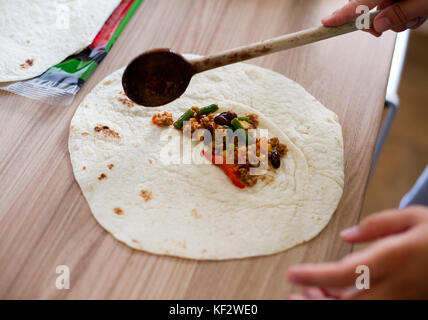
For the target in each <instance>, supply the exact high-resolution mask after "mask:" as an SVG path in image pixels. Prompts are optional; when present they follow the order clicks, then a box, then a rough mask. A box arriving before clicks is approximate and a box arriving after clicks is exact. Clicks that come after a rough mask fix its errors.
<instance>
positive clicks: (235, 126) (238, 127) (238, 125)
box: [230, 118, 254, 144]
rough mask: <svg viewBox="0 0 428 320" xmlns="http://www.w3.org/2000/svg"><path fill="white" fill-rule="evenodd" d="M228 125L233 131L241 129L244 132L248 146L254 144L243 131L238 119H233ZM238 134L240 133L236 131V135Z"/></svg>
mask: <svg viewBox="0 0 428 320" xmlns="http://www.w3.org/2000/svg"><path fill="white" fill-rule="evenodd" d="M230 123H231V124H232V126H233V128H234V129H235V130H238V129H241V130H243V131H244V132H245V139H246V141H247V143H248V144H252V143H254V141H253V138H252V137H251V136H249V135H248V132H247V131H246V130H245V128H244V126H243V125H242V123H241V121H239V120H238V118H235V119H233V120H232V121H231V122H230ZM239 132H240V131H238V134H239Z"/></svg>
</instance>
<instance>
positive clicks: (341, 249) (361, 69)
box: [0, 0, 395, 299]
mask: <svg viewBox="0 0 428 320" xmlns="http://www.w3.org/2000/svg"><path fill="white" fill-rule="evenodd" d="M344 2H345V1H339V0H337V1H336V0H331V1H330V0H326V1H320V0H313V1H309V0H308V1H299V0H289V1H285V0H146V1H145V2H144V4H143V5H142V7H141V8H140V9H139V11H138V12H137V14H136V16H135V17H134V19H133V20H132V21H131V22H130V24H129V25H128V27H127V28H126V30H125V31H124V33H123V34H122V36H121V37H120V39H119V40H118V42H117V43H116V45H115V46H114V48H113V50H112V51H111V52H110V53H109V55H108V56H107V58H106V59H105V60H104V62H103V63H102V64H101V66H100V67H99V68H98V70H97V71H96V73H95V74H94V75H93V76H92V77H91V79H90V81H89V82H88V83H87V84H86V85H85V86H84V88H83V90H82V91H81V92H80V93H79V95H78V96H77V98H76V100H75V102H74V103H73V104H72V105H71V106H68V107H58V106H50V105H45V104H42V103H38V102H35V101H32V100H28V99H25V98H23V97H19V96H15V95H11V94H7V93H0V128H1V130H0V150H1V151H0V208H1V210H0V243H1V245H0V298H53V299H64V298H67V299H71V298H79V299H80V298H100V299H102V298H114V299H115V298H119V299H123V298H142V299H156V298H164V299H170V298H184V299H188V298H196V299H200V298H201V299H203V298H223V299H232V298H241V299H247V298H273V299H283V298H286V297H287V295H288V293H290V292H291V291H292V290H296V288H294V289H293V287H292V286H291V285H289V284H288V283H287V282H286V279H285V273H286V270H287V268H288V267H289V266H291V265H293V264H296V263H301V262H308V261H311V262H316V261H326V260H332V259H337V258H340V257H342V256H343V255H345V254H346V253H348V252H350V251H351V250H352V247H351V246H350V245H346V244H344V243H343V242H342V241H340V240H339V237H338V234H339V231H340V230H341V229H343V228H345V227H347V226H350V225H352V224H353V223H355V222H357V221H358V219H359V215H360V211H361V206H362V201H363V197H364V192H365V189H366V185H367V180H368V174H369V167H370V161H371V158H372V153H373V148H374V143H375V139H376V135H377V132H378V129H379V126H380V121H381V114H382V109H383V102H384V96H385V87H386V81H387V76H388V72H389V68H390V63H391V56H392V51H393V45H394V41H395V36H394V34H392V33H387V34H385V35H384V36H382V37H381V38H380V39H375V38H374V37H371V36H370V35H368V34H366V33H362V32H358V33H354V34H350V35H345V36H342V37H340V38H336V39H331V40H327V41H324V42H321V43H317V44H313V45H308V46H305V47H301V48H297V49H293V50H290V51H288V52H282V53H277V54H274V55H271V56H267V57H263V58H258V59H255V60H252V61H251V63H254V64H257V65H260V66H263V67H266V68H270V69H273V70H275V71H277V72H280V73H282V74H284V75H285V76H287V77H289V78H291V79H293V80H295V81H297V82H299V83H300V84H302V85H303V86H304V87H306V88H307V90H308V91H309V92H310V93H311V94H313V95H314V96H315V97H316V98H317V99H318V100H320V101H321V102H322V103H323V104H324V105H325V106H327V107H328V108H330V109H332V110H333V111H335V112H336V113H337V114H338V115H339V118H340V122H341V124H342V126H343V135H344V141H345V159H346V163H345V176H346V179H345V190H344V194H343V198H342V201H341V203H340V205H339V208H338V210H337V212H336V213H335V215H334V217H333V219H332V220H331V222H330V223H329V225H328V226H327V228H326V229H325V230H324V231H322V233H321V234H320V235H319V236H318V237H317V238H316V239H314V240H312V241H310V242H309V243H307V244H305V245H301V246H298V247H296V248H293V249H291V250H288V251H286V252H283V253H279V254H275V255H272V256H268V257H256V258H251V259H244V260H235V261H224V262H198V261H190V260H183V259H178V258H172V257H164V256H156V255H151V254H147V253H144V252H138V251H134V250H131V249H130V248H128V247H126V246H124V245H122V244H121V243H119V242H118V241H116V240H114V239H113V237H112V236H110V235H109V234H108V233H107V232H105V231H104V230H103V229H102V228H101V227H100V226H99V225H98V224H97V223H96V221H95V219H94V218H93V217H92V215H91V212H90V210H89V207H88V205H87V204H86V202H85V200H84V198H83V195H82V193H81V192H80V190H79V187H78V185H77V183H76V182H75V181H74V178H73V173H72V170H71V164H70V160H69V155H68V148H67V140H68V127H69V123H70V120H71V118H72V116H73V113H74V111H75V110H76V107H77V106H78V104H79V102H80V101H81V100H82V99H83V97H84V96H85V95H86V94H87V93H88V92H89V91H90V90H91V89H92V88H93V87H94V86H95V85H96V84H97V83H98V82H99V81H100V80H101V79H103V78H104V77H105V76H107V75H108V74H110V73H111V72H113V71H114V70H116V69H118V68H119V67H121V66H124V65H125V64H126V63H128V62H129V61H130V59H131V58H132V57H134V56H135V55H137V54H139V53H140V52H142V51H144V50H147V49H150V48H154V47H172V48H175V49H177V50H178V51H180V52H192V53H198V54H206V53H211V52H216V51H218V50H223V49H226V48H231V47H235V46H238V45H243V44H247V43H250V42H253V41H257V40H262V39H265V38H269V37H273V36H277V35H281V34H284V33H289V32H293V31H297V30H299V29H302V28H307V27H312V26H316V25H318V24H319V21H320V19H321V17H322V16H324V15H326V14H328V13H329V12H331V11H332V10H333V9H334V8H336V7H338V6H340V5H341V4H343V3H344ZM58 265H67V266H68V267H69V268H70V272H71V283H70V285H71V288H70V289H69V290H58V289H57V288H56V286H55V281H56V278H57V276H58V275H57V274H56V267H57V266H58Z"/></svg>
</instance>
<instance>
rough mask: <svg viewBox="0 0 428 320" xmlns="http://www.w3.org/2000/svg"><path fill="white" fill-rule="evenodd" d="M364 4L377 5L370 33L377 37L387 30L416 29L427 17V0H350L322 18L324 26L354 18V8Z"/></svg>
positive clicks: (371, 6) (370, 6) (339, 23)
mask: <svg viewBox="0 0 428 320" xmlns="http://www.w3.org/2000/svg"><path fill="white" fill-rule="evenodd" d="M360 5H365V6H367V7H369V8H370V9H372V8H374V7H376V6H377V9H378V10H381V12H380V13H379V14H378V15H377V16H376V18H375V19H374V22H373V28H372V29H371V30H369V32H370V33H371V34H373V35H374V36H377V37H379V36H380V35H381V34H382V33H383V32H385V31H387V30H393V31H395V32H401V31H404V30H406V29H416V28H418V27H419V26H420V25H422V24H423V23H424V22H425V20H426V19H427V18H428V1H426V0H350V1H349V3H348V4H346V5H345V6H343V7H342V8H340V9H338V10H336V11H335V12H333V13H332V14H331V15H330V16H329V17H327V18H324V19H322V23H323V24H324V25H325V26H338V25H341V24H344V23H345V22H347V21H349V20H351V19H355V18H356V17H357V16H358V14H357V13H356V9H357V7H358V6H360Z"/></svg>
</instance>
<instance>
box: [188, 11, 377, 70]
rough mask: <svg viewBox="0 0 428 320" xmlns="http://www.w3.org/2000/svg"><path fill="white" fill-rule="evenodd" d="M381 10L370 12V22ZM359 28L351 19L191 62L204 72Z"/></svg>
mask: <svg viewBox="0 0 428 320" xmlns="http://www.w3.org/2000/svg"><path fill="white" fill-rule="evenodd" d="M378 13H379V11H373V12H371V13H370V23H371V25H372V24H373V20H374V18H375V17H376V15H377V14H378ZM356 30H359V29H357V26H356V23H355V20H352V21H349V22H347V23H345V24H344V25H341V26H338V27H325V26H319V27H315V28H311V29H306V30H302V31H298V32H295V33H291V34H286V35H283V36H279V37H276V38H273V39H269V40H265V41H261V42H256V43H253V44H250V45H246V46H242V47H238V48H235V49H230V50H226V51H223V52H219V53H216V54H213V55H209V56H205V57H200V58H196V59H192V60H191V61H190V63H191V64H192V65H193V67H194V69H195V73H199V72H203V71H206V70H210V69H213V68H218V67H221V66H225V65H228V64H231V63H235V62H239V61H244V60H248V59H252V58H256V57H260V56H264V55H267V54H271V53H274V52H278V51H282V50H286V49H291V48H295V47H299V46H303V45H305V44H309V43H313V42H317V41H320V40H325V39H328V38H332V37H335V36H339V35H342V34H345V33H349V32H353V31H356Z"/></svg>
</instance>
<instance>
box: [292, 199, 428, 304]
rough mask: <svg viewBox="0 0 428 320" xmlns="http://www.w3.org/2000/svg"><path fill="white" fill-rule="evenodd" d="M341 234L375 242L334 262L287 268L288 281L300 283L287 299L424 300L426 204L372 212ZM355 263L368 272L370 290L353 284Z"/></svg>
mask: <svg viewBox="0 0 428 320" xmlns="http://www.w3.org/2000/svg"><path fill="white" fill-rule="evenodd" d="M341 237H342V239H343V240H345V241H347V242H350V243H361V242H367V241H371V240H375V239H379V238H380V240H378V241H376V242H375V243H374V244H372V245H371V246H369V247H368V248H367V249H364V250H362V251H358V252H355V253H352V254H350V255H347V256H345V257H344V258H343V259H342V260H340V261H338V262H329V263H320V264H304V265H297V266H293V267H291V268H290V269H289V270H288V279H289V281H291V282H292V283H295V284H300V285H304V286H305V287H304V289H303V293H302V294H293V295H291V296H290V298H291V299H428V276H427V271H428V207H409V208H406V209H403V210H390V211H384V212H381V213H377V214H373V215H371V216H369V217H368V218H366V219H364V220H363V221H362V222H361V223H360V224H359V225H358V226H354V227H351V228H349V229H346V230H344V231H343V232H342V233H341ZM359 265H366V266H368V268H369V270H370V289H361V290H358V289H357V288H356V287H355V280H356V278H357V276H358V274H356V273H355V270H356V267H357V266H359Z"/></svg>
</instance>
